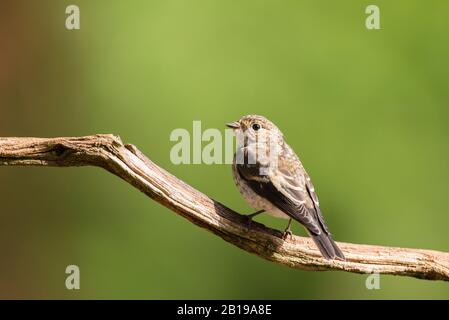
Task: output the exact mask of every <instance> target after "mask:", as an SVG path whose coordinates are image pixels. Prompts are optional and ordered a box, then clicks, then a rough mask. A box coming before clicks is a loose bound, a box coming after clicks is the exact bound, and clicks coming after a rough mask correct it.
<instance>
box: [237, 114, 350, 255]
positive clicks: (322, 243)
mask: <svg viewBox="0 0 449 320" xmlns="http://www.w3.org/2000/svg"><path fill="white" fill-rule="evenodd" d="M228 126H230V127H232V128H234V129H235V130H236V132H237V133H238V135H240V139H239V138H238V141H240V143H239V145H238V149H237V152H236V155H235V156H234V163H233V166H232V171H233V177H234V181H235V183H236V185H237V187H238V189H239V191H240V192H241V194H242V195H243V197H244V198H245V200H246V201H247V202H248V203H249V204H250V205H251V206H252V207H253V208H255V209H257V210H264V211H266V212H267V213H269V214H271V215H273V216H275V217H279V218H285V219H294V220H296V221H298V222H300V223H301V224H302V225H303V226H304V227H305V228H306V230H307V231H308V233H309V234H310V235H311V236H312V238H313V239H314V241H315V243H316V244H317V246H318V248H319V249H320V251H321V253H322V254H323V256H324V257H325V258H327V259H334V258H339V259H344V256H343V253H342V252H341V251H340V249H339V248H338V247H337V245H336V244H335V242H334V241H333V240H332V237H331V234H330V232H329V230H328V228H327V226H326V224H325V222H324V218H323V216H322V214H321V210H320V208H319V201H318V197H317V195H316V192H315V188H314V186H313V185H312V182H311V180H310V177H309V175H308V174H307V172H306V171H305V169H304V167H303V165H302V163H301V161H300V160H299V158H298V156H297V155H296V153H295V152H294V151H293V149H292V148H291V147H290V146H289V145H288V144H287V143H286V142H285V140H284V137H283V134H282V132H281V131H280V130H279V129H278V128H277V127H276V126H275V125H274V124H273V123H272V122H271V121H269V120H268V119H266V118H264V117H262V116H257V115H249V116H245V117H242V118H241V119H240V120H239V121H237V122H234V123H232V124H229V125H228ZM250 159H252V160H250Z"/></svg>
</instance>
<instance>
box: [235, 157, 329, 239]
mask: <svg viewBox="0 0 449 320" xmlns="http://www.w3.org/2000/svg"><path fill="white" fill-rule="evenodd" d="M236 166H237V170H238V173H239V174H240V176H241V178H242V179H244V180H245V181H246V183H247V184H248V185H249V186H250V187H251V188H252V189H253V190H254V192H256V193H257V194H258V195H259V196H261V197H263V198H265V199H267V200H268V201H270V202H271V203H272V204H273V205H274V206H276V207H277V208H279V209H280V210H281V211H282V212H284V213H285V214H287V215H288V216H290V217H291V218H293V219H295V220H297V221H298V222H300V223H301V224H302V225H304V226H305V227H306V228H307V230H308V231H309V232H311V233H312V234H314V235H319V234H321V232H322V230H323V229H324V228H322V226H321V221H320V220H321V219H319V216H318V214H317V211H316V209H315V202H314V199H313V197H314V196H315V197H316V194H314V192H313V194H314V195H313V194H311V193H310V191H309V190H308V187H307V183H306V182H307V180H306V176H305V174H304V173H305V172H304V171H303V169H302V167H294V166H293V167H292V166H289V165H288V164H287V165H285V164H283V163H279V166H278V168H276V169H274V170H265V171H264V173H266V174H264V175H261V174H260V173H261V172H262V171H261V169H263V168H262V165H261V164H260V163H256V164H247V163H244V164H237V165H236ZM303 172H304V173H303ZM323 223H324V221H323ZM324 230H325V231H326V230H327V229H324Z"/></svg>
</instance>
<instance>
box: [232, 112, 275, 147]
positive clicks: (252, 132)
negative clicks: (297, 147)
mask: <svg viewBox="0 0 449 320" xmlns="http://www.w3.org/2000/svg"><path fill="white" fill-rule="evenodd" d="M226 126H227V127H229V128H231V129H233V130H234V131H237V132H238V133H241V134H243V135H244V137H245V138H246V139H248V140H249V141H263V140H266V139H267V138H270V139H273V138H274V139H275V140H282V139H283V135H282V132H281V131H280V130H279V129H278V127H276V125H275V124H274V123H273V122H271V121H270V120H268V119H267V118H265V117H263V116H259V115H247V116H243V117H241V118H240V119H239V120H238V121H235V122H231V123H227V124H226Z"/></svg>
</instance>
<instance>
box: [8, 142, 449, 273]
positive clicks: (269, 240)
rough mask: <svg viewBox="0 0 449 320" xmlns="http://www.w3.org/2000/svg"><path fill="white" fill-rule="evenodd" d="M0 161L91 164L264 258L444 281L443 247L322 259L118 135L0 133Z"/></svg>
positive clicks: (448, 261) (309, 246) (447, 261)
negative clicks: (12, 135)
mask: <svg viewBox="0 0 449 320" xmlns="http://www.w3.org/2000/svg"><path fill="white" fill-rule="evenodd" d="M0 166H51V167H73V166H97V167H101V168H104V169H106V170H108V171H109V172H111V173H113V174H115V175H116V176H118V177H120V178H122V179H123V180H125V181H126V182H128V183H129V184H131V185H133V186H134V187H136V188H137V189H139V190H140V191H142V192H143V193H145V194H146V195H148V196H149V197H150V198H152V199H153V200H155V201H157V202H159V203H161V204H163V205H164V206H166V207H167V208H169V209H170V210H172V211H174V212H176V213H177V214H179V215H180V216H182V217H184V218H186V219H188V220H189V221H191V222H192V223H194V224H196V225H198V226H200V227H201V228H204V229H207V230H209V231H210V232H212V233H213V234H215V235H218V236H220V237H221V238H223V239H224V240H226V241H227V242H229V243H231V244H233V245H235V246H237V247H239V248H241V249H243V250H246V251H248V252H251V253H254V254H256V255H258V256H259V257H262V258H264V259H267V260H269V261H272V262H275V263H279V264H283V265H287V266H289V267H292V268H297V269H302V270H315V271H324V270H340V271H347V272H354V273H365V274H366V273H379V274H391V275H398V276H409V277H415V278H421V279H428V280H444V281H449V253H445V252H439V251H432V250H423V249H406V248H395V247H383V246H373V245H364V244H351V243H342V242H339V243H338V245H339V247H340V248H341V249H342V251H343V252H344V254H345V256H346V259H347V261H338V260H333V261H328V260H326V259H324V258H322V257H321V255H320V253H319V251H318V250H317V248H316V247H315V245H314V244H313V242H312V241H311V240H310V239H309V238H304V237H298V236H293V237H292V238H291V239H288V240H286V241H284V240H283V239H282V232H280V231H277V230H273V229H270V228H267V227H266V226H264V225H262V224H260V223H257V222H253V223H251V224H248V223H247V219H246V218H245V217H244V216H242V215H239V214H237V213H236V212H234V211H232V210H231V209H229V208H227V207H226V206H224V205H223V204H221V203H219V202H217V201H215V200H213V199H211V198H209V197H208V196H206V195H205V194H203V193H201V192H200V191H198V190H196V189H194V188H192V187H191V186H189V185H188V184H186V183H185V182H183V181H181V180H179V179H178V178H176V177H175V176H173V175H171V174H170V173H168V172H167V171H165V170H164V169H162V168H160V167H159V166H157V165H156V164H154V163H153V162H152V161H150V160H149V159H148V158H147V157H145V155H143V154H142V153H141V152H140V151H139V150H138V149H137V148H136V147H134V146H133V145H125V144H123V143H122V141H121V140H120V138H119V137H117V136H114V135H108V134H98V135H94V136H85V137H59V138H48V139H47V138H0Z"/></svg>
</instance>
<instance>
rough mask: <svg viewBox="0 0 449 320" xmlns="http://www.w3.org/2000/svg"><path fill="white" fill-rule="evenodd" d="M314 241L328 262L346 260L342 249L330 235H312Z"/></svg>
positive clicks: (322, 233)
mask: <svg viewBox="0 0 449 320" xmlns="http://www.w3.org/2000/svg"><path fill="white" fill-rule="evenodd" d="M310 236H311V237H312V239H313V241H314V242H315V244H316V246H317V247H318V249H320V252H321V254H322V255H323V257H325V258H326V259H328V260H331V259H339V260H343V261H344V260H346V258H345V256H344V255H343V252H341V250H340V248H339V247H338V246H337V244H336V243H335V241H334V240H333V239H332V236H331V235H330V234H326V233H325V232H321V234H319V235H314V234H312V233H310Z"/></svg>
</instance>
